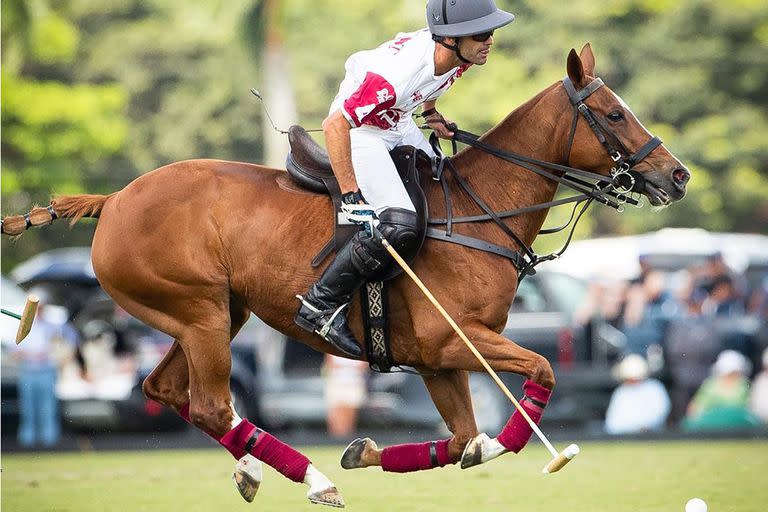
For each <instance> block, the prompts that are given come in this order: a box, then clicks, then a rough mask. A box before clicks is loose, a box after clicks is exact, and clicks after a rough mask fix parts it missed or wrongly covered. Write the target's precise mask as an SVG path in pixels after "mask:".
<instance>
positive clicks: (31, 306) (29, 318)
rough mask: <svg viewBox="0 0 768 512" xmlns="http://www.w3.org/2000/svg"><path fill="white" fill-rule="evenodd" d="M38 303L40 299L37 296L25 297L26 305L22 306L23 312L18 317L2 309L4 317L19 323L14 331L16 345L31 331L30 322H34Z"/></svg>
mask: <svg viewBox="0 0 768 512" xmlns="http://www.w3.org/2000/svg"><path fill="white" fill-rule="evenodd" d="M39 303H40V299H39V298H38V297H37V295H30V296H29V297H27V303H26V304H24V312H23V313H22V314H20V315H18V314H16V313H14V312H13V311H8V310H5V309H3V310H2V312H3V314H4V315H8V316H12V317H13V318H15V319H16V320H18V321H19V329H18V330H17V331H16V344H17V345H18V344H19V343H21V341H22V340H23V339H24V338H26V337H27V334H29V331H30V330H31V329H32V322H34V321H35V313H37V305H38V304H39Z"/></svg>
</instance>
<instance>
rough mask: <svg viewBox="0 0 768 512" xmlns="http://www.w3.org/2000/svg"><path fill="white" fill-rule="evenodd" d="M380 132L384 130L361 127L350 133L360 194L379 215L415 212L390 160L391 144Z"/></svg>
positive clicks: (353, 165)
mask: <svg viewBox="0 0 768 512" xmlns="http://www.w3.org/2000/svg"><path fill="white" fill-rule="evenodd" d="M377 131H381V130H378V129H376V128H368V127H361V128H355V129H352V130H350V132H349V136H350V142H351V144H352V167H353V168H354V169H355V178H356V179H357V184H358V186H359V187H360V192H362V194H363V197H365V200H366V201H368V204H370V205H371V206H373V209H374V210H375V211H376V213H381V212H382V211H384V210H386V209H387V208H404V209H406V210H410V211H416V209H415V208H414V206H413V203H412V202H411V199H410V197H408V192H407V191H406V190H405V186H403V182H402V181H401V180H400V175H399V174H398V173H397V169H396V168H395V164H394V163H393V162H392V159H391V158H390V156H389V150H390V146H389V143H388V141H386V140H384V138H382V136H381V134H379V133H377Z"/></svg>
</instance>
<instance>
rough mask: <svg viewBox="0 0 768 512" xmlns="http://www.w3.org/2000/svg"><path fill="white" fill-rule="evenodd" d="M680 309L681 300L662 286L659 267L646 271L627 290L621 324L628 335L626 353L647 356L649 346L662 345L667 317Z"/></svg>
mask: <svg viewBox="0 0 768 512" xmlns="http://www.w3.org/2000/svg"><path fill="white" fill-rule="evenodd" d="M682 309H683V308H682V305H681V304H680V302H679V301H678V300H677V299H676V298H675V297H674V295H673V294H672V293H670V292H669V291H668V290H666V289H665V287H664V275H663V274H662V273H661V272H659V271H658V270H649V271H647V272H646V274H645V278H644V280H643V281H642V282H641V283H638V284H635V285H634V286H632V287H631V288H630V289H629V291H628V292H627V305H626V308H625V309H624V319H623V323H622V327H621V330H622V331H623V332H624V334H625V335H626V336H627V348H626V351H627V353H630V354H641V355H643V356H648V355H649V353H648V349H649V348H650V347H652V346H654V345H655V346H657V347H661V346H662V345H663V343H664V337H665V334H666V328H667V324H668V322H669V320H670V319H671V318H675V317H677V316H678V315H680V314H681V313H682ZM652 352H653V353H658V352H660V351H659V350H652Z"/></svg>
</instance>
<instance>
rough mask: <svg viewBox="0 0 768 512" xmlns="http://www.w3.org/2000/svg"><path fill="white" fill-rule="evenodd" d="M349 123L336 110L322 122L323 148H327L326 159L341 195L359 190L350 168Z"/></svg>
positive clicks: (353, 172) (352, 170) (352, 169)
mask: <svg viewBox="0 0 768 512" xmlns="http://www.w3.org/2000/svg"><path fill="white" fill-rule="evenodd" d="M351 128H352V126H350V124H349V121H347V119H346V118H345V117H344V115H343V114H342V113H341V110H336V111H334V112H333V113H332V114H330V115H329V116H328V117H326V118H325V120H324V121H323V133H324V134H325V146H326V147H327V148H328V158H329V159H330V160H331V167H332V168H333V173H334V174H335V175H336V179H337V180H338V181H339V188H340V189H341V193H342V194H346V193H347V192H355V191H357V190H358V189H359V187H358V186H357V180H356V179H355V170H354V168H353V167H352V144H351V142H350V140H349V130H350V129H351Z"/></svg>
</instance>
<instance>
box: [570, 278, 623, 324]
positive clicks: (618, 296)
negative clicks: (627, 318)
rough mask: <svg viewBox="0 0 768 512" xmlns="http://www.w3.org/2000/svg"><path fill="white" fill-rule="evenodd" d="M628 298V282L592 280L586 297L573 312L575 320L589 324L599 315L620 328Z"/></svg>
mask: <svg viewBox="0 0 768 512" xmlns="http://www.w3.org/2000/svg"><path fill="white" fill-rule="evenodd" d="M626 299H627V283H626V282H624V281H592V282H590V283H589V287H588V288H587V295H586V297H584V300H583V301H582V302H581V303H580V305H579V308H578V309H577V310H576V311H575V312H574V314H573V317H574V320H575V321H576V323H578V324H579V325H588V324H589V322H590V321H591V320H592V319H593V318H594V317H598V318H601V319H603V320H604V321H606V322H607V323H609V324H611V325H612V326H613V327H617V328H618V327H619V326H620V324H621V322H622V317H623V315H624V306H625V304H626Z"/></svg>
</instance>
